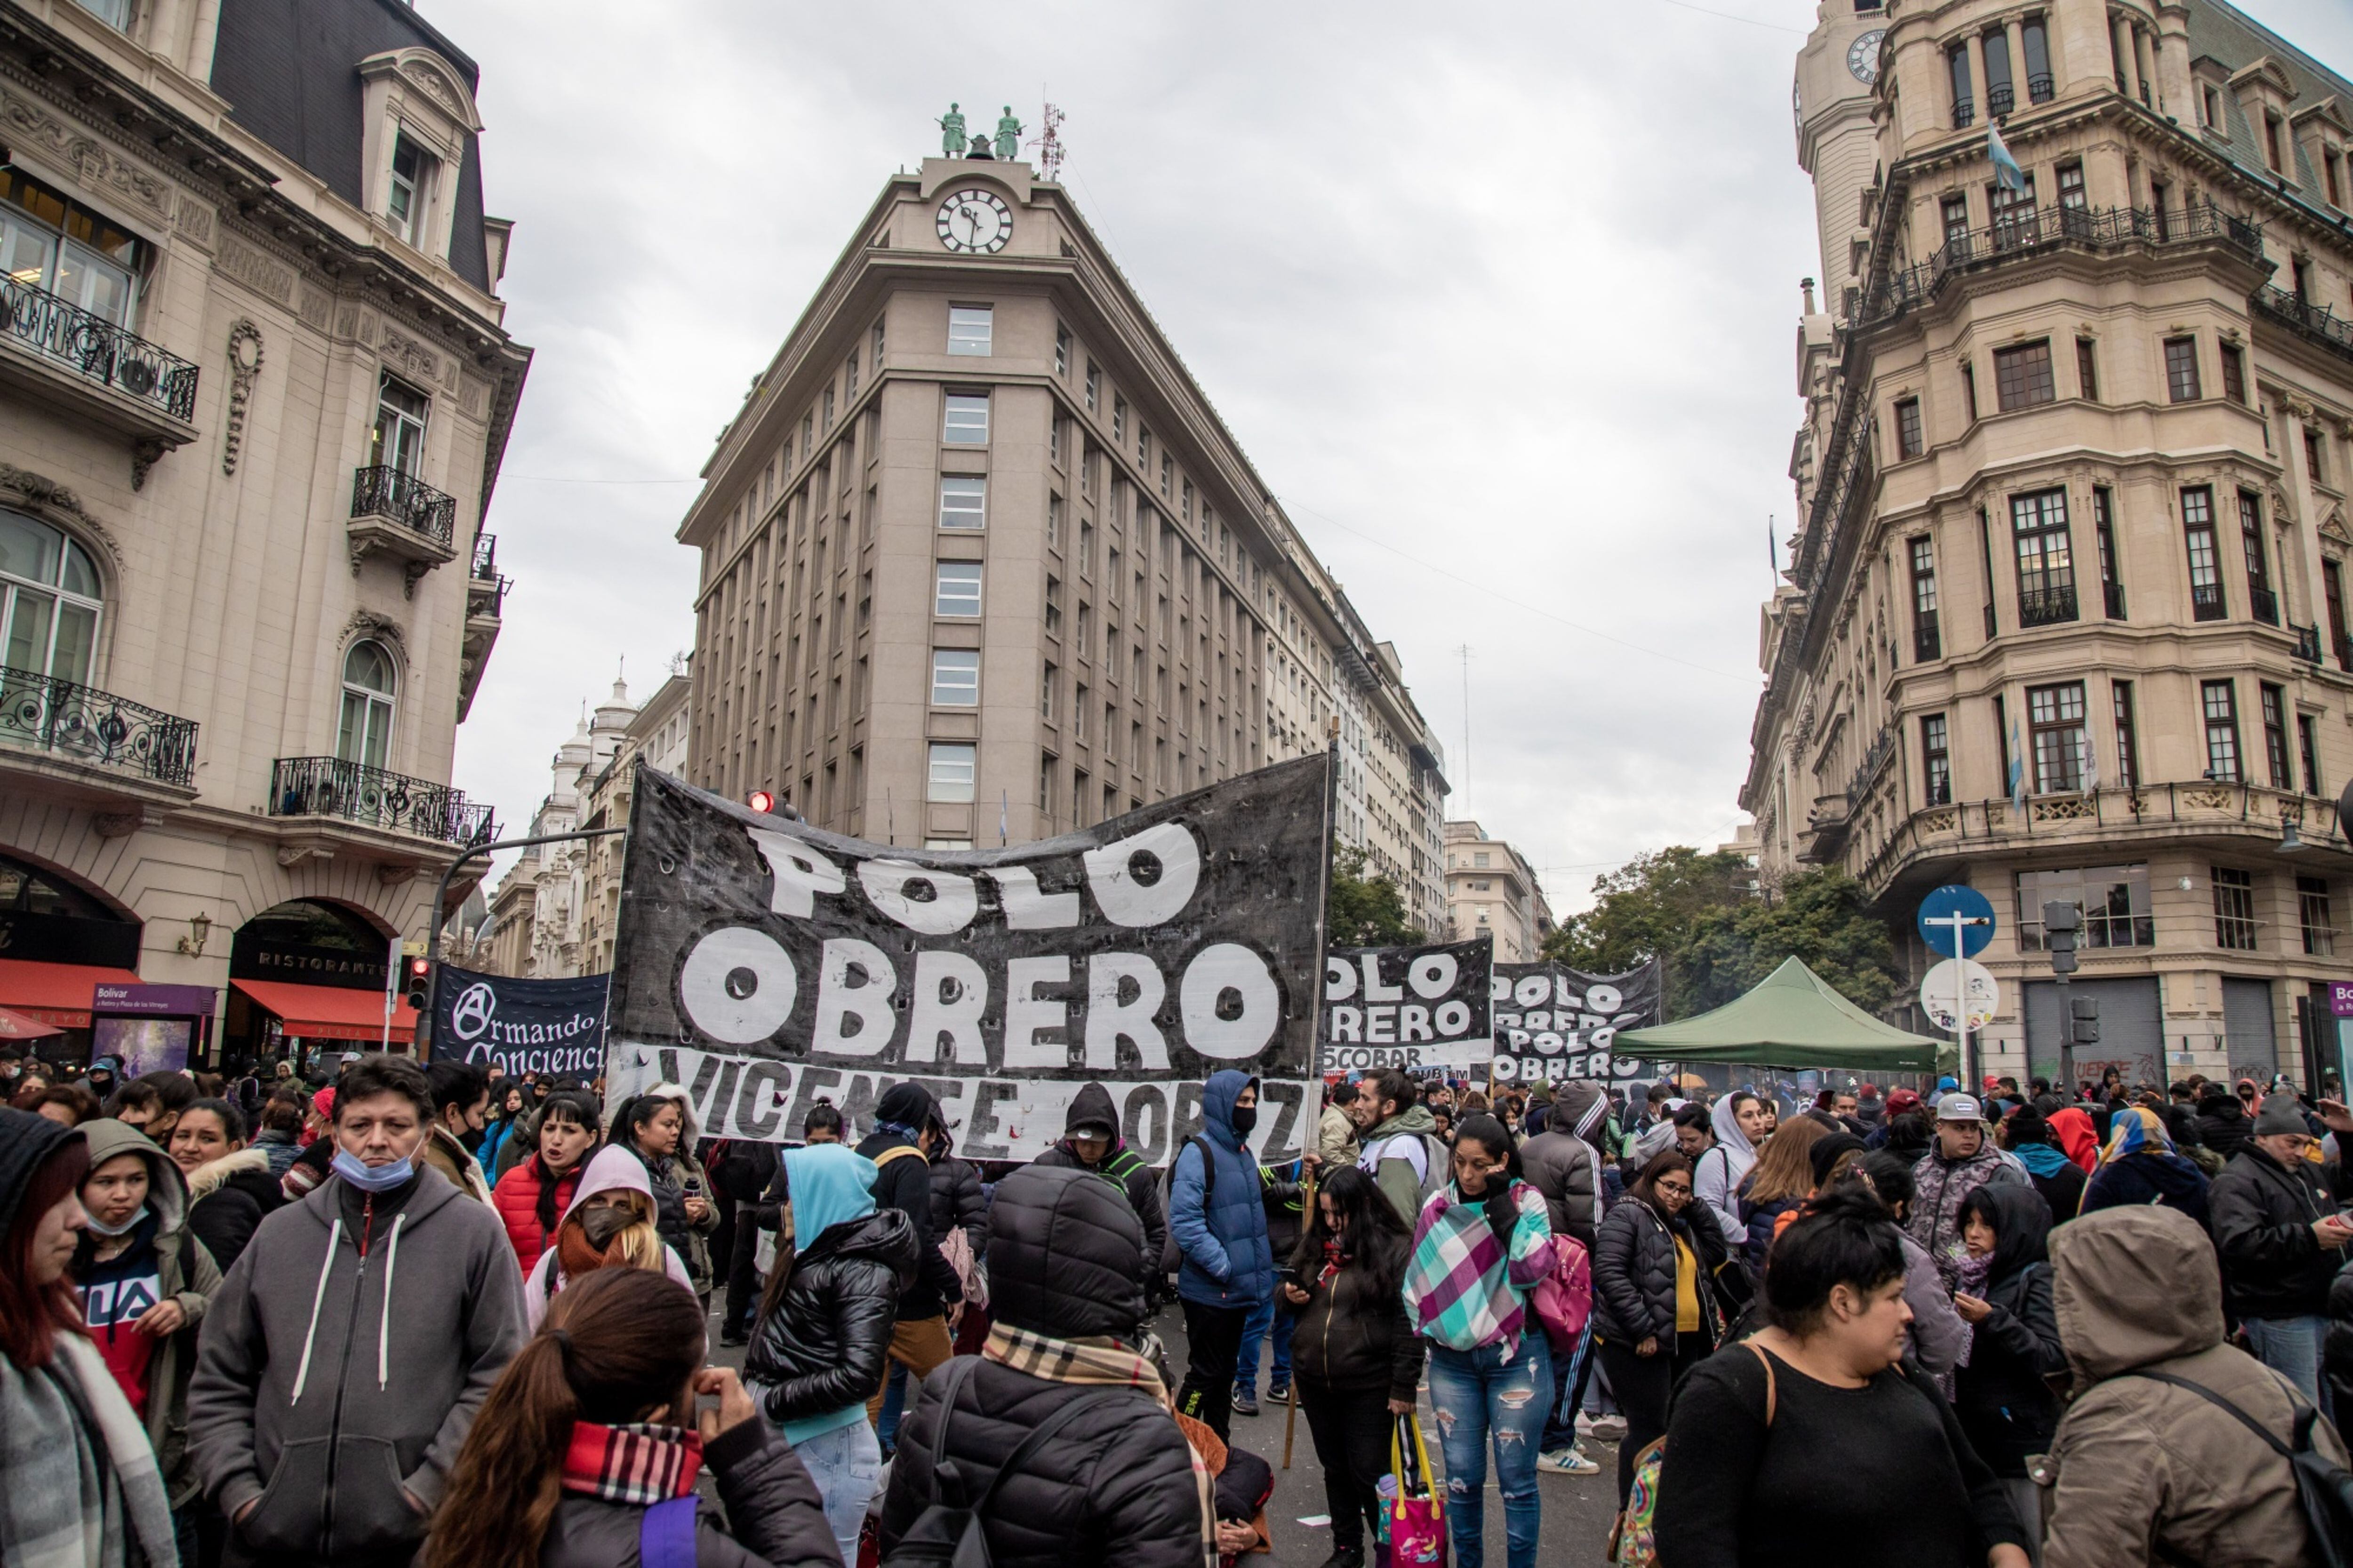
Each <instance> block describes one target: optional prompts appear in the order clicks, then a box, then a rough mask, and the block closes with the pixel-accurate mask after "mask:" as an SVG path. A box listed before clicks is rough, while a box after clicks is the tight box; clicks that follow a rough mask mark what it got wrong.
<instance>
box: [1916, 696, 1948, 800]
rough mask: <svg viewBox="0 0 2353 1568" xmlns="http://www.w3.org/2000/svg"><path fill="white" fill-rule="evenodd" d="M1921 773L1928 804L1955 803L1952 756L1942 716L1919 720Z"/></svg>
mask: <svg viewBox="0 0 2353 1568" xmlns="http://www.w3.org/2000/svg"><path fill="white" fill-rule="evenodd" d="M1920 773H1921V776H1922V777H1923V778H1924V779H1926V782H1927V789H1928V800H1927V804H1928V805H1952V804H1953V756H1952V752H1951V750H1950V749H1949V747H1948V746H1947V743H1946V736H1945V716H1944V715H1943V714H1942V713H1930V714H1928V715H1926V717H1924V718H1923V719H1922V720H1921V721H1920Z"/></svg>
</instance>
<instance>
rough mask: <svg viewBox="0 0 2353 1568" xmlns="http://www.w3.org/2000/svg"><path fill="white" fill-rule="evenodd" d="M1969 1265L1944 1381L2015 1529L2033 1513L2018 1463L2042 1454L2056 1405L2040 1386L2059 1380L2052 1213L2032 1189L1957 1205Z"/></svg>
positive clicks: (2004, 1189) (2009, 1189)
mask: <svg viewBox="0 0 2353 1568" xmlns="http://www.w3.org/2000/svg"><path fill="white" fill-rule="evenodd" d="M1961 1221H1962V1228H1963V1231H1964V1235H1965V1241H1966V1245H1967V1247H1968V1254H1969V1256H1968V1261H1967V1262H1966V1263H1965V1264H1964V1265H1963V1267H1962V1289H1961V1290H1960V1291H1959V1292H1958V1293H1957V1295H1956V1296H1955V1298H1954V1307H1955V1310H1957V1311H1958V1312H1959V1313H1960V1315H1961V1319H1962V1321H1965V1322H1967V1323H1968V1324H1969V1326H1970V1331H1971V1334H1970V1342H1969V1351H1968V1357H1967V1359H1966V1360H1964V1361H1963V1362H1962V1363H1961V1365H1960V1366H1959V1367H1958V1368H1957V1370H1956V1371H1955V1372H1954V1373H1953V1413H1954V1414H1955V1415H1958V1416H1959V1417H1960V1419H1961V1430H1962V1431H1963V1432H1966V1433H1967V1434H1968V1438H1969V1446H1970V1447H1974V1448H1975V1449H1977V1451H1978V1458H1981V1459H1983V1460H1984V1461H1985V1462H1986V1464H1987V1466H1988V1467H1989V1468H1991V1469H1992V1471H1993V1473H1994V1474H1995V1475H1997V1476H1999V1477H2000V1478H2001V1479H2002V1483H2003V1485H2004V1487H2005V1488H2006V1489H2008V1490H2009V1492H2010V1501H2011V1503H2012V1505H2013V1506H2015V1507H2016V1508H2017V1510H2018V1513H2019V1518H2020V1519H2021V1521H2024V1520H2032V1519H2036V1518H2039V1517H2040V1510H2041V1508H2042V1504H2041V1503H2040V1502H2039V1501H2038V1500H2036V1498H2035V1494H2034V1482H2033V1480H2032V1479H2031V1477H2030V1476H2029V1475H2028V1474H2027V1459H2028V1458H2029V1457H2030V1456H2031V1455H2035V1454H2040V1453H2042V1451H2043V1450H2044V1449H2046V1448H2048V1447H2050V1446H2051V1434H2052V1429H2053V1428H2055V1427H2056V1426H2058V1425H2059V1401H2058V1400H2057V1398H2055V1397H2054V1396H2053V1395H2052V1392H2051V1385H2050V1384H2048V1383H2046V1382H2045V1381H2044V1379H2046V1378H2050V1377H2056V1376H2059V1375H2061V1374H2063V1373H2065V1372H2066V1370H2067V1357H2066V1354H2065V1352H2063V1350H2062V1349H2061V1348H2060V1343H2059V1324H2058V1321H2057V1320H2056V1319H2054V1318H2053V1317H2052V1309H2051V1257H2050V1252H2049V1250H2048V1244H2049V1241H2050V1237H2051V1209H2050V1206H2049V1205H2046V1204H2045V1203H2044V1202H2043V1201H2042V1194H2040V1193H2037V1192H2036V1191H2034V1189H2033V1188H2031V1187H2015V1186H2010V1185H2006V1184H1994V1185H1992V1186H1984V1187H1979V1188H1978V1189H1977V1191H1975V1192H1973V1193H1971V1194H1969V1195H1968V1198H1967V1199H1966V1200H1965V1201H1964V1202H1963V1203H1962V1205H1961Z"/></svg>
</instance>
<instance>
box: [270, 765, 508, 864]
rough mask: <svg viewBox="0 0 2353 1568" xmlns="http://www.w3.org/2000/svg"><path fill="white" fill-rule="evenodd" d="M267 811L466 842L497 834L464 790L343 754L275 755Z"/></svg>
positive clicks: (485, 811) (486, 810)
mask: <svg viewBox="0 0 2353 1568" xmlns="http://www.w3.org/2000/svg"><path fill="white" fill-rule="evenodd" d="M269 815H270V816H339V817H342V818H343V820H344V821H346V822H357V823H363V824H364V825H366V826H370V827H381V828H385V829H387V830H388V831H391V832H394V833H412V834H415V835H416V836H417V837H420V838H438V839H439V840H441V841H442V842H443V843H446V844H457V845H464V846H472V845H476V844H488V843H489V842H490V841H491V839H492V838H494V837H497V836H498V823H497V821H496V816H495V813H494V812H493V811H492V809H491V807H489V806H487V805H470V804H468V802H467V800H466V793H465V791H463V790H459V789H452V788H451V787H450V786H449V785H448V784H434V783H431V782H430V781H428V780H426V779H413V778H409V777H407V776H406V775H405V774H402V773H387V772H386V771H385V770H384V769H382V768H371V767H367V766H365V765H364V764H362V763H347V762H345V761H343V758H341V757H280V758H279V759H278V760H277V762H275V763H272V764H271V765H270V769H269Z"/></svg>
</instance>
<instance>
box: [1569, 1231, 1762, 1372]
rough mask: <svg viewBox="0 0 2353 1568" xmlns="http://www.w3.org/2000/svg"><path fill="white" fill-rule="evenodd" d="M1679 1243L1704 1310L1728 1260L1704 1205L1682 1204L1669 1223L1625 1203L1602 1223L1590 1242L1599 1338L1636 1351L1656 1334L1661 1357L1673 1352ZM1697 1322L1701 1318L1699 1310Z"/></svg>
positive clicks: (1720, 1235) (1721, 1233)
mask: <svg viewBox="0 0 2353 1568" xmlns="http://www.w3.org/2000/svg"><path fill="white" fill-rule="evenodd" d="M1670 1227H1672V1229H1670ZM1677 1236H1680V1237H1683V1242H1684V1244H1685V1245H1686V1246H1688V1247H1690V1248H1691V1249H1692V1255H1693V1257H1694V1258H1696V1259H1697V1260H1698V1262H1699V1292H1700V1302H1701V1305H1702V1307H1703V1309H1704V1307H1705V1306H1706V1305H1707V1304H1708V1303H1709V1301H1710V1300H1711V1297H1712V1295H1713V1292H1714V1291H1715V1271H1716V1269H1717V1268H1719V1267H1721V1266H1722V1264H1723V1263H1724V1260H1725V1258H1726V1257H1728V1256H1729V1254H1730V1249H1729V1248H1727V1247H1725V1241H1724V1231H1723V1228H1722V1227H1721V1226H1718V1225H1717V1224H1716V1223H1715V1215H1713V1214H1711V1213H1709V1212H1708V1207H1707V1205H1705V1204H1703V1203H1698V1202H1693V1203H1688V1204H1685V1205H1683V1212H1682V1213H1681V1214H1679V1215H1675V1216H1674V1217H1673V1218H1672V1219H1669V1218H1667V1217H1666V1216H1664V1215H1662V1214H1660V1212H1659V1211H1658V1210H1656V1209H1654V1208H1652V1207H1651V1205H1649V1204H1647V1203H1644V1202H1643V1201H1642V1200H1641V1199H1640V1198H1637V1197H1630V1198H1628V1199H1627V1200H1626V1201H1625V1202H1623V1203H1621V1204H1620V1205H1618V1206H1617V1207H1615V1208H1613V1209H1611V1210H1610V1211H1609V1214H1608V1215H1607V1216H1605V1217H1604V1218H1603V1219H1602V1221H1601V1231H1600V1234H1599V1236H1598V1237H1595V1239H1594V1243H1593V1331H1594V1332H1595V1333H1596V1334H1599V1336H1601V1337H1602V1338H1603V1339H1605V1340H1608V1341H1609V1342H1612V1343H1613V1344H1624V1345H1638V1344H1641V1342H1643V1341H1644V1340H1647V1339H1650V1338H1651V1337H1652V1336H1654V1335H1655V1336H1656V1337H1657V1339H1658V1342H1659V1349H1660V1352H1661V1353H1662V1354H1668V1355H1672V1353H1673V1352H1674V1349H1675V1237H1677ZM1701 1315H1702V1317H1703V1318H1704V1317H1705V1316H1706V1314H1705V1312H1704V1310H1703V1312H1702V1314H1701Z"/></svg>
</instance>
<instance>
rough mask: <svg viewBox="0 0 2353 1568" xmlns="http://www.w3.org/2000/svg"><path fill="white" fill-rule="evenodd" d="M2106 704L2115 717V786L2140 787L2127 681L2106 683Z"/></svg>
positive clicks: (2137, 754)
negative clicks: (2114, 713) (2111, 709)
mask: <svg viewBox="0 0 2353 1568" xmlns="http://www.w3.org/2000/svg"><path fill="white" fill-rule="evenodd" d="M2108 703H2109V706H2110V707H2111V708H2113V709H2114V710H2116V786H2117V787H2118V788H2119V789H2138V788H2139V787H2140V737H2139V735H2138V734H2137V732H2136V731H2134V728H2133V689H2132V682H2131V681H2129V680H2112V681H2110V682H2108Z"/></svg>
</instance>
